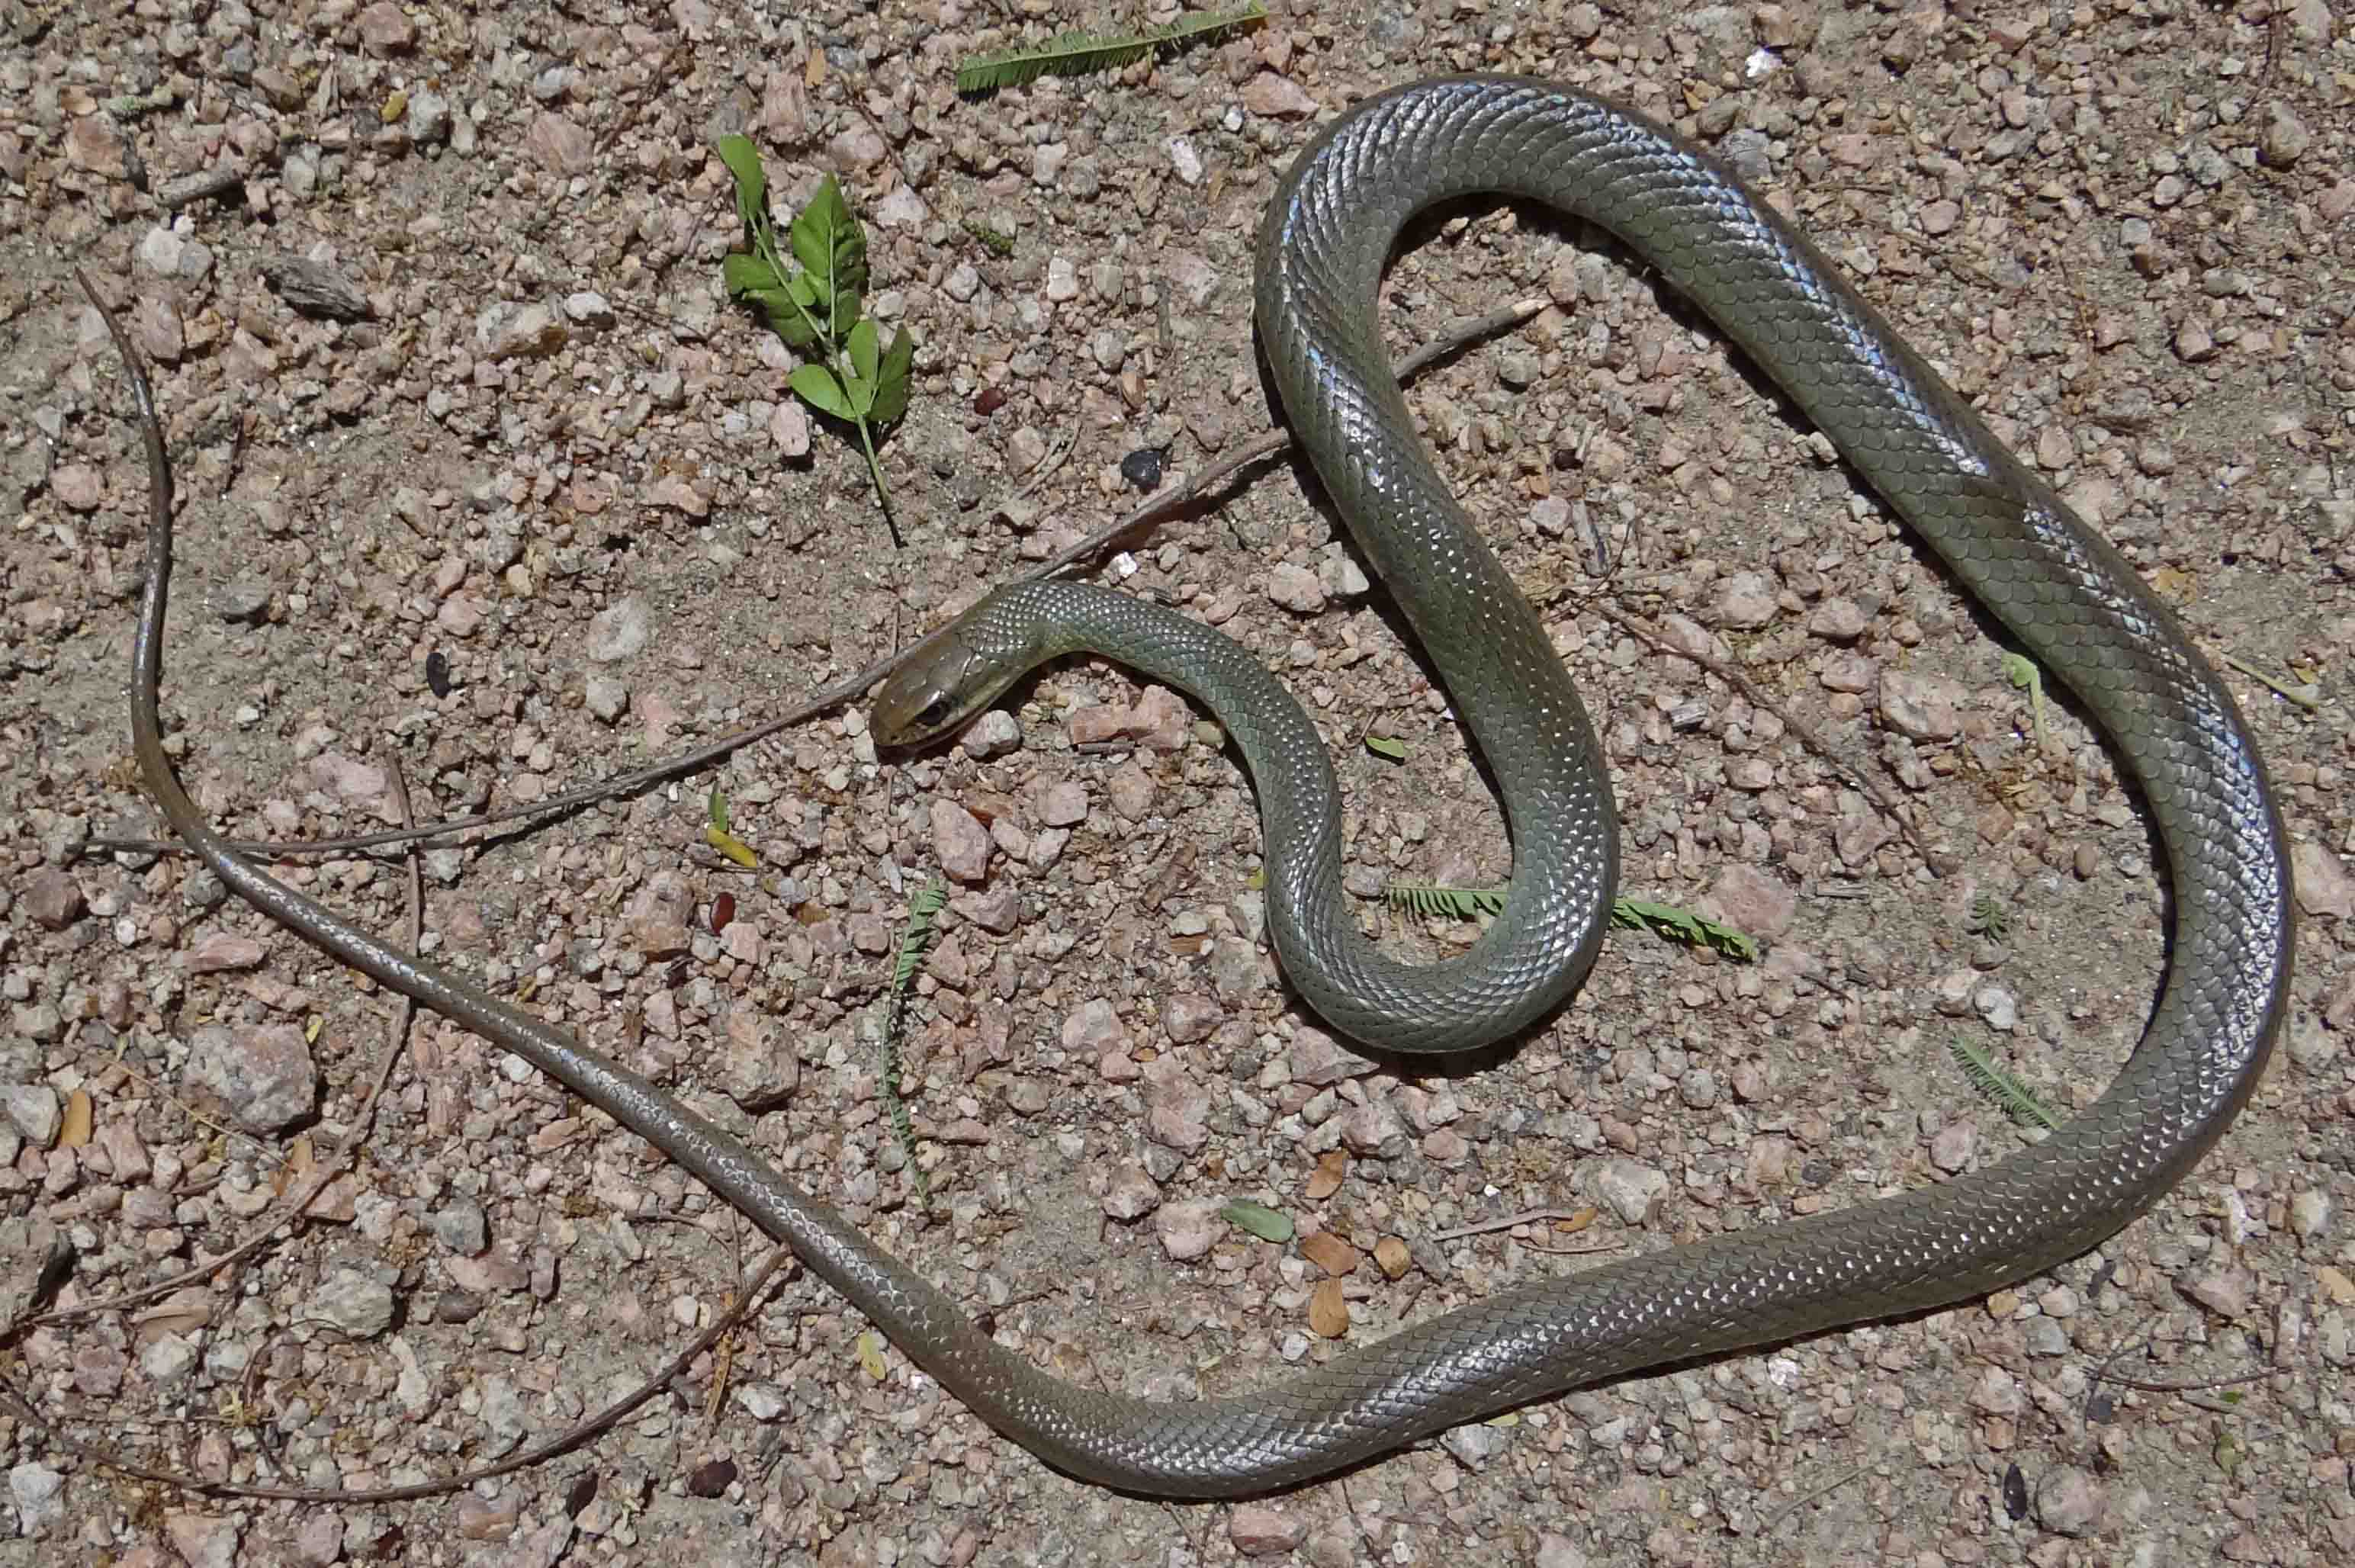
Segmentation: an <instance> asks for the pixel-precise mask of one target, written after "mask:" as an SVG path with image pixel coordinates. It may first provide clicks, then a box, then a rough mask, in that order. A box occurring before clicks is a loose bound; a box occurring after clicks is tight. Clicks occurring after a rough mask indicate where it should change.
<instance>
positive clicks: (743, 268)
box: [719, 251, 784, 299]
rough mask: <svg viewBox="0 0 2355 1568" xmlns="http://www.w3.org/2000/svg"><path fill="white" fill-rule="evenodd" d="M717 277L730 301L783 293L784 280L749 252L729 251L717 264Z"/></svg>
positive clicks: (767, 264)
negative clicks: (725, 288) (723, 284)
mask: <svg viewBox="0 0 2355 1568" xmlns="http://www.w3.org/2000/svg"><path fill="white" fill-rule="evenodd" d="M719 277H720V281H721V282H722V283H726V284H727V285H728V293H729V297H730V298H731V299H746V298H749V297H751V296H753V295H757V294H764V293H782V292H783V283H784V280H783V279H781V278H779V277H778V276H777V273H776V269H775V268H773V267H772V266H770V265H769V263H768V262H766V261H762V259H761V258H760V257H758V256H755V255H752V254H751V252H749V251H730V253H729V256H728V259H727V260H726V261H722V262H720V263H719Z"/></svg>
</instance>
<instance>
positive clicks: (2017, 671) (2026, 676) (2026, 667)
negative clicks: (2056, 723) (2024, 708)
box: [2003, 654, 2044, 747]
mask: <svg viewBox="0 0 2355 1568" xmlns="http://www.w3.org/2000/svg"><path fill="white" fill-rule="evenodd" d="M2003 674H2004V678H2005V679H2006V680H2009V681H2010V682H2011V684H2012V685H2014V686H2016V687H2018V688H2019V689H2020V690H2022V691H2024V692H2026V693H2028V710H2029V713H2030V715H2031V716H2032V718H2033V720H2034V721H2035V727H2036V743H2037V745H2038V746H2040V747H2041V746H2042V745H2043V744H2044V672H2043V671H2042V670H2041V669H2038V668H2037V667H2036V661H2035V660H2034V659H2031V658H2030V657H2029V656H2027V655H2026V654H2006V655H2004V656H2003Z"/></svg>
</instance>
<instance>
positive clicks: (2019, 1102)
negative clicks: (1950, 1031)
mask: <svg viewBox="0 0 2355 1568" xmlns="http://www.w3.org/2000/svg"><path fill="white" fill-rule="evenodd" d="M1947 1044H1948V1049H1949V1050H1951V1051H1953V1052H1954V1057H1955V1065H1956V1066H1957V1067H1960V1068H1961V1069H1962V1070H1963V1076H1964V1077H1966V1078H1967V1079H1969V1080H1970V1082H1971V1087H1972V1088H1974V1089H1976V1090H1977V1091H1978V1092H1979V1093H1981V1094H1983V1095H1985V1096H1986V1097H1987V1101H1988V1102H1989V1103H1990V1104H1994V1105H1996V1106H1998V1107H1999V1108H2000V1109H2001V1110H2002V1112H2003V1114H2004V1115H2007V1116H2009V1117H2010V1118H2011V1119H2012V1120H2013V1121H2015V1122H2017V1123H2019V1125H2021V1126H2024V1127H2026V1126H2037V1127H2042V1128H2043V1129H2044V1130H2045V1131H2047V1132H2051V1131H2054V1130H2055V1129H2057V1128H2058V1127H2059V1126H2060V1125H2061V1118H2060V1117H2058V1116H2056V1115H2053V1114H2052V1113H2051V1111H2049V1110H2047V1109H2046V1108H2045V1106H2044V1102H2043V1101H2041V1100H2039V1099H2038V1098H2037V1097H2036V1096H2035V1095H2034V1094H2033V1093H2030V1090H2029V1087H2028V1085H2027V1084H2025V1083H2021V1082H2020V1081H2019V1079H2017V1078H2014V1077H2013V1076H2012V1075H2011V1074H2010V1073H2009V1072H2005V1071H2004V1070H2003V1068H2002V1067H2001V1066H1999V1065H1998V1063H1997V1061H1996V1060H1995V1058H1994V1057H1992V1056H1990V1055H1988V1054H1987V1051H1984V1050H1982V1049H1981V1048H1980V1047H1978V1046H1977V1045H1974V1044H1972V1043H1971V1042H1970V1041H1969V1040H1965V1039H1963V1038H1962V1037H1961V1036H1959V1035H1957V1036H1956V1037H1955V1039H1953V1040H1950V1041H1948V1042H1947Z"/></svg>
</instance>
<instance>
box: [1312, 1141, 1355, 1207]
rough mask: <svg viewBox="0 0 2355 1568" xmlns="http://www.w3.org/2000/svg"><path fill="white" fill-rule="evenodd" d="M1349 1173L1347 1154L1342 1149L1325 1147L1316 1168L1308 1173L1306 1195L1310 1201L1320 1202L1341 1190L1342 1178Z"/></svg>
mask: <svg viewBox="0 0 2355 1568" xmlns="http://www.w3.org/2000/svg"><path fill="white" fill-rule="evenodd" d="M1348 1174H1349V1156H1348V1151H1346V1150H1343V1149H1337V1148H1336V1149H1327V1150H1326V1151H1325V1156H1324V1157H1323V1158H1321V1159H1319V1160H1318V1161H1317V1162H1316V1169H1315V1170H1312V1171H1310V1172H1309V1173H1308V1189H1307V1196H1308V1200H1309V1201H1310V1202H1311V1203H1322V1202H1323V1201H1325V1200H1327V1198H1330V1197H1332V1196H1333V1194H1335V1193H1336V1192H1338V1191H1340V1190H1341V1179H1342V1178H1344V1177H1346V1176H1348Z"/></svg>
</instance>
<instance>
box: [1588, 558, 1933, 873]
mask: <svg viewBox="0 0 2355 1568" xmlns="http://www.w3.org/2000/svg"><path fill="white" fill-rule="evenodd" d="M1589 603H1590V604H1591V607H1592V608H1593V610H1594V612H1595V613H1597V614H1599V615H1601V616H1602V617H1603V618H1604V620H1606V621H1609V622H1610V623H1611V624H1613V625H1614V626H1617V627H1618V628H1619V629H1620V630H1621V631H1623V632H1625V633H1626V634H1627V635H1630V636H1632V637H1634V638H1636V640H1637V641H1638V642H1644V643H1648V644H1650V645H1651V646H1652V650H1653V651H1654V652H1655V653H1659V654H1664V655H1666V656H1668V657H1670V658H1679V659H1690V660H1691V661H1692V662H1693V663H1695V664H1697V665H1699V666H1700V667H1701V668H1703V669H1705V670H1707V671H1709V673H1710V674H1711V675H1713V676H1715V677H1718V679H1720V680H1721V681H1723V682H1725V683H1726V684H1727V685H1728V686H1731V687H1732V688H1734V689H1735V690H1736V691H1739V692H1740V693H1742V696H1743V698H1745V699H1747V700H1748V701H1749V703H1750V705H1751V706H1752V707H1753V708H1760V709H1764V710H1765V711H1767V712H1769V713H1772V714H1773V715H1774V717H1775V718H1777V719H1779V720H1782V721H1783V727H1784V728H1785V729H1786V730H1788V731H1791V733H1792V734H1794V735H1796V736H1797V737H1798V738H1799V743H1800V744H1801V745H1803V746H1805V747H1806V748H1807V750H1809V751H1810V752H1814V753H1815V754H1816V755H1817V756H1818V757H1820V758H1822V759H1823V760H1824V761H1825V762H1827V763H1830V764H1831V765H1832V766H1833V767H1835V768H1837V769H1838V770H1839V772H1840V773H1841V774H1842V776H1844V777H1845V778H1847V779H1848V781H1849V783H1850V784H1854V785H1856V787H1857V789H1858V790H1859V792H1860V793H1862V795H1864V797H1865V798H1866V799H1867V800H1870V802H1872V804H1873V805H1875V806H1877V807H1879V808H1880V811H1881V815H1882V816H1886V817H1887V818H1889V820H1890V821H1891V822H1894V823H1895V824H1897V826H1898V828H1899V829H1900V830H1901V831H1902V832H1903V834H1904V835H1905V838H1906V841H1907V842H1908V843H1910V844H1912V845H1913V849H1914V852H1915V853H1916V854H1918V855H1920V856H1921V857H1922V863H1923V865H1925V866H1928V867H1929V868H1930V869H1932V870H1934V871H1937V872H1939V873H1941V874H1943V873H1944V872H1945V871H1946V870H1947V869H1950V862H1951V859H1952V858H1951V857H1949V856H1944V855H1934V854H1933V853H1931V850H1930V846H1929V845H1928V844H1927V843H1926V842H1924V841H1923V837H1922V830H1921V829H1920V828H1919V827H1916V826H1915V825H1914V822H1913V813H1912V812H1910V811H1908V810H1906V809H1905V807H1904V805H1903V803H1902V802H1901V801H1899V800H1898V799H1897V797H1896V796H1894V795H1891V794H1890V793H1889V790H1888V787H1887V786H1886V785H1884V784H1881V781H1880V780H1878V779H1876V778H1874V777H1873V776H1872V775H1871V774H1870V773H1866V772H1864V771H1863V770H1862V769H1861V768H1857V767H1853V766H1851V765H1849V763H1848V761H1847V760H1846V759H1845V758H1843V757H1842V756H1841V755H1840V754H1839V752H1837V751H1834V750H1833V749H1832V747H1831V744H1830V743H1829V742H1828V741H1826V740H1825V739H1824V738H1823V737H1822V736H1821V735H1818V734H1817V732H1816V731H1815V730H1814V729H1813V728H1811V727H1810V726H1809V725H1808V724H1807V723H1806V720H1802V719H1799V718H1797V717H1796V716H1795V715H1794V714H1793V713H1792V712H1791V711H1790V709H1787V708H1785V707H1784V706H1783V704H1781V703H1780V702H1778V701H1776V700H1775V699H1774V697H1773V696H1772V695H1771V694H1770V693H1768V692H1767V691H1766V690H1765V688H1763V687H1761V686H1760V685H1759V684H1758V683H1757V682H1756V681H1754V680H1753V679H1751V678H1750V677H1749V675H1748V674H1747V673H1746V672H1744V671H1743V670H1741V669H1739V668H1737V667H1734V666H1732V665H1730V664H1726V663H1724V662H1723V661H1721V660H1719V659H1715V658H1711V657H1710V656H1709V655H1707V654H1701V653H1695V652H1693V651H1692V650H1691V649H1689V648H1680V647H1678V646H1677V645H1675V644H1673V643H1671V642H1669V641H1668V638H1667V637H1665V636H1663V635H1660V632H1659V630H1658V628H1657V627H1655V626H1654V625H1653V624H1651V623H1650V622H1649V621H1646V620H1645V619H1644V618H1643V617H1642V616H1641V615H1636V614H1631V613H1628V612H1627V611H1625V610H1621V609H1619V608H1617V607H1615V606H1614V605H1611V604H1606V603H1603V602H1602V601H1600V600H1593V601H1590V602H1589Z"/></svg>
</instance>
